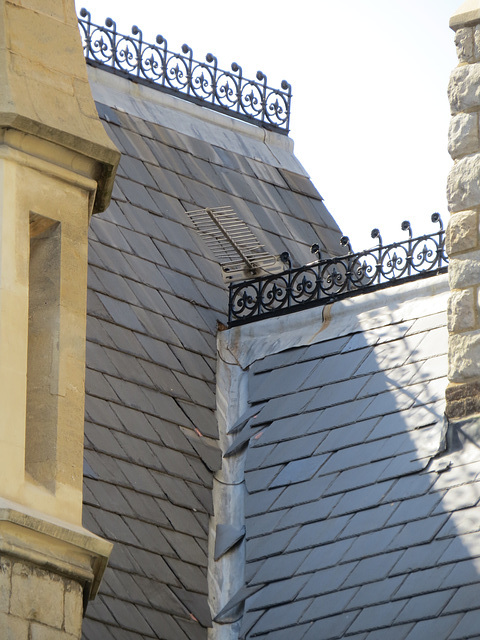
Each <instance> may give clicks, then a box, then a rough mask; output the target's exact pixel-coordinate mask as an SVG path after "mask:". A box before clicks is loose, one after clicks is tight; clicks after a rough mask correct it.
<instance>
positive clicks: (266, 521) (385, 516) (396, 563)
mask: <svg viewBox="0 0 480 640" xmlns="http://www.w3.org/2000/svg"><path fill="white" fill-rule="evenodd" d="M413 295H414V293H413V290H412V296H413ZM429 313H431V315H428V314H429ZM334 320H335V319H334ZM332 335H335V333H334V330H333V329H332V332H331V335H330V338H329V339H328V340H325V341H321V342H317V343H316V344H312V345H310V346H304V347H299V348H295V349H289V350H287V351H283V352H280V353H275V354H273V355H270V356H267V357H265V358H264V359H262V360H258V361H257V362H255V363H254V364H253V365H252V366H251V367H250V371H249V385H250V391H249V398H250V402H251V404H252V406H253V409H250V414H249V415H250V416H252V415H253V416H255V413H256V417H253V418H250V420H249V421H248V422H247V423H246V425H245V426H244V427H243V429H242V430H240V431H239V433H238V436H237V437H238V438H240V439H242V440H243V442H248V438H249V437H250V438H251V439H250V442H249V446H248V449H247V451H246V458H245V485H246V498H245V510H246V586H247V587H248V589H247V590H244V591H243V597H245V595H247V598H246V602H245V612H244V615H243V619H242V625H241V632H240V637H241V638H244V639H246V638H249V639H250V638H258V639H259V640H264V639H267V638H268V639H273V638H275V640H284V639H285V640H286V639H288V640H291V639H292V638H295V640H333V639H335V638H350V639H352V640H353V639H355V640H376V639H382V640H383V639H385V638H388V639H389V640H391V639H395V640H397V639H398V640H415V639H423V638H437V639H438V640H447V639H449V640H453V639H459V638H478V637H480V607H479V604H478V598H477V595H478V590H479V587H480V585H479V582H480V533H479V532H480V512H479V510H478V507H477V506H476V505H477V504H478V501H479V498H480V484H479V477H480V474H479V464H478V463H479V459H480V454H479V451H478V447H476V446H475V445H474V444H473V443H471V442H470V440H471V439H469V435H468V434H466V435H462V430H461V429H460V431H459V434H460V435H459V434H457V437H456V439H455V438H452V437H451V435H449V437H448V440H449V442H450V447H449V448H448V449H447V450H446V451H443V448H444V447H445V439H444V436H445V433H444V427H445V425H444V419H443V411H444V392H445V387H446V371H447V356H446V352H447V331H446V327H445V313H444V312H442V313H432V312H431V311H430V312H429V311H427V313H426V315H423V316H422V317H418V316H415V315H412V314H410V315H405V317H404V318H403V319H402V320H401V321H400V322H399V321H397V322H396V323H394V324H392V325H390V326H383V327H381V326H380V327H379V326H376V328H374V329H370V330H368V329H365V330H363V331H356V332H354V333H351V332H350V333H348V332H347V333H346V334H345V335H340V336H339V337H333V338H332V337H331V336H332ZM255 408H256V411H255ZM241 423H242V421H240V425H241ZM449 429H450V431H449V434H450V433H451V430H452V429H453V427H452V426H450V427H449ZM252 436H255V437H252ZM452 442H454V443H455V442H456V443H457V446H452ZM232 450H233V451H235V450H237V451H238V449H236V448H235V443H234V445H233V446H232ZM227 455H229V454H227ZM233 455H235V454H233ZM240 597H241V594H240Z"/></svg>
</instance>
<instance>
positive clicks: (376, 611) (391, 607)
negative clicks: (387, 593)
mask: <svg viewBox="0 0 480 640" xmlns="http://www.w3.org/2000/svg"><path fill="white" fill-rule="evenodd" d="M404 606H405V601H403V600H400V601H398V602H386V603H384V604H380V605H376V606H373V607H366V608H365V609H362V611H361V612H360V614H359V615H358V617H357V618H356V619H355V621H354V622H353V623H352V624H351V625H350V627H349V628H348V629H349V631H351V632H359V631H369V630H371V629H379V628H388V627H389V626H390V625H391V622H392V620H395V618H396V617H397V616H398V614H399V613H400V611H401V610H402V609H403V607H404Z"/></svg>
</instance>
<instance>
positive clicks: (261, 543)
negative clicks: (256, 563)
mask: <svg viewBox="0 0 480 640" xmlns="http://www.w3.org/2000/svg"><path fill="white" fill-rule="evenodd" d="M296 532H297V527H292V528H289V529H283V530H282V531H274V532H272V533H268V534H266V535H264V536H261V537H259V538H253V539H251V540H248V541H247V554H248V558H249V560H258V559H260V558H267V557H268V556H269V555H271V556H273V555H276V554H279V553H282V552H283V551H285V550H287V552H288V551H292V550H294V551H296V550H297V549H291V548H288V549H287V545H288V544H289V542H290V540H291V539H292V538H293V537H294V535H295V533H296ZM298 548H299V547H298Z"/></svg>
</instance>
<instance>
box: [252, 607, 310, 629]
mask: <svg viewBox="0 0 480 640" xmlns="http://www.w3.org/2000/svg"><path fill="white" fill-rule="evenodd" d="M310 604H311V600H300V601H297V602H292V603H289V604H287V605H280V606H278V607H272V608H271V609H269V610H268V611H266V612H265V613H264V614H263V616H262V617H261V618H260V620H259V621H258V622H256V623H255V625H254V626H253V627H252V634H259V633H264V632H265V631H275V630H276V629H282V628H284V627H289V626H293V625H295V624H296V623H297V622H298V620H299V619H300V617H301V615H302V614H303V612H304V611H305V609H307V607H308V606H309V605H310Z"/></svg>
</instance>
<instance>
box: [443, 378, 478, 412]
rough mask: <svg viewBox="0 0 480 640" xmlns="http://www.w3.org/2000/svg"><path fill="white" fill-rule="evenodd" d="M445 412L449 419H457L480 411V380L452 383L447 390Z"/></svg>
mask: <svg viewBox="0 0 480 640" xmlns="http://www.w3.org/2000/svg"><path fill="white" fill-rule="evenodd" d="M445 397H446V401H447V404H446V408H445V413H446V415H447V418H448V419H449V420H457V419H460V418H465V417H467V416H471V415H474V414H476V413H480V381H479V380H475V381H473V382H467V383H464V384H450V385H448V387H447V389H446V391H445Z"/></svg>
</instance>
